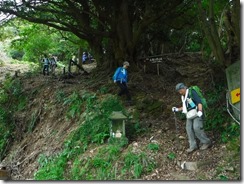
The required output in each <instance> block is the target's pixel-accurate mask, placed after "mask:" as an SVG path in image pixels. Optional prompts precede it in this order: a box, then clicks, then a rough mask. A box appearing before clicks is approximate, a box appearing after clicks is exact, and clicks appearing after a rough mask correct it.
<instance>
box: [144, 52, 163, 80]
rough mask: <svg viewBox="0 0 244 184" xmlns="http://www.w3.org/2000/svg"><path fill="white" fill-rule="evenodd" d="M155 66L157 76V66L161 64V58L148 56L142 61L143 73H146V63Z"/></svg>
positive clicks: (159, 56)
mask: <svg viewBox="0 0 244 184" xmlns="http://www.w3.org/2000/svg"><path fill="white" fill-rule="evenodd" d="M147 61H148V62H150V63H153V64H154V63H156V64H157V74H158V75H159V64H160V63H162V62H163V57H162V56H161V55H157V56H149V57H147V58H146V59H145V60H144V72H146V62H147Z"/></svg>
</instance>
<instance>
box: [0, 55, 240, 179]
mask: <svg viewBox="0 0 244 184" xmlns="http://www.w3.org/2000/svg"><path fill="white" fill-rule="evenodd" d="M95 66H96V64H95V63H92V64H87V65H84V68H85V69H86V70H88V73H90V74H86V75H77V76H75V77H74V78H70V79H67V78H65V77H64V78H62V77H60V76H43V75H41V74H37V75H36V76H32V77H30V78H29V77H24V76H20V77H19V78H20V80H21V82H22V84H23V86H24V89H23V91H24V92H28V93H29V94H30V101H29V103H28V107H27V109H26V111H22V112H19V113H18V114H15V119H16V125H17V127H18V131H16V135H15V137H16V140H15V142H14V143H13V145H12V147H11V149H10V151H9V154H8V156H7V157H6V158H5V159H4V160H3V161H2V164H3V165H6V166H7V167H8V168H9V169H10V170H11V176H12V179H13V180H28V179H33V178H34V173H35V172H36V171H37V170H38V157H39V156H40V155H41V154H45V155H47V156H48V155H54V154H58V153H59V151H61V150H62V146H63V142H64V140H65V139H66V138H67V137H68V136H69V134H70V133H71V132H72V131H73V130H75V129H76V128H77V126H78V124H76V123H75V122H74V121H70V120H68V119H67V118H65V115H64V114H65V110H66V109H65V107H64V106H57V103H56V102H55V98H56V96H57V91H58V90H59V89H62V91H64V92H65V93H66V94H71V93H72V92H73V91H75V90H78V91H79V90H89V91H93V92H96V91H97V90H98V89H100V88H101V87H102V86H106V87H107V88H108V93H112V94H116V93H117V90H118V89H117V86H115V85H114V84H113V82H112V81H111V76H112V74H109V76H108V75H106V76H103V78H101V80H99V81H95V80H97V76H98V75H99V73H97V72H94V73H93V72H92V69H93V68H94V67H95ZM4 67H6V69H3V70H1V71H14V70H13V68H14V67H16V65H14V66H13V65H11V64H10V63H6V64H5V65H4ZM18 68H20V67H19V66H18ZM0 69H2V67H1V68H0ZM21 70H23V71H24V70H26V66H23V68H22V69H21ZM129 72H130V71H129ZM159 72H160V73H159V75H158V74H157V69H156V65H155V64H150V63H147V66H146V70H145V71H143V69H142V70H141V71H138V72H135V73H129V76H130V80H129V83H128V85H129V89H130V91H131V94H132V97H133V105H132V106H128V107H127V108H128V110H129V111H134V110H138V111H139V113H140V123H141V124H142V125H143V126H144V127H147V128H148V129H149V130H150V131H148V132H146V133H145V134H143V135H141V136H138V137H134V136H131V138H130V140H129V141H130V142H129V146H132V147H133V148H134V149H135V150H140V149H141V148H142V147H145V146H146V145H148V144H149V143H157V144H158V145H160V149H159V150H158V152H157V153H156V154H155V153H152V157H153V158H154V159H155V161H156V163H157V167H156V168H155V170H154V171H153V172H151V173H150V174H147V175H143V176H142V177H141V178H140V179H141V180H199V179H200V180H213V179H215V178H217V177H218V175H219V176H220V175H221V174H222V175H225V176H227V177H228V179H230V180H240V162H239V161H240V160H239V159H240V158H239V159H232V160H231V159H229V158H232V157H233V154H234V153H232V151H231V150H229V149H228V145H226V144H223V143H220V142H219V141H218V139H219V137H218V136H217V135H216V134H215V133H214V132H211V131H208V132H206V133H207V135H208V136H209V138H210V139H211V140H212V143H213V145H212V146H211V148H209V149H207V150H199V149H198V150H196V151H194V152H193V153H190V154H187V153H186V149H187V148H188V141H187V136H186V131H185V120H181V119H180V118H179V115H177V116H176V120H177V125H178V129H176V126H175V117H174V114H173V113H172V111H171V108H172V107H173V106H180V104H181V101H180V96H179V95H178V94H177V93H176V92H175V85H176V84H177V83H179V82H184V83H185V84H186V85H188V86H190V85H198V86H200V87H201V88H202V89H203V90H206V89H208V88H211V86H212V76H213V73H212V71H211V69H210V68H209V67H208V66H207V64H206V63H203V62H202V61H201V55H199V54H178V55H177V54H176V55H172V56H167V57H165V59H164V61H163V63H161V64H160V71H159ZM154 102H155V103H154ZM148 104H150V107H148ZM33 115H36V116H37V117H39V119H38V120H37V124H36V127H35V129H34V131H33V132H32V133H29V132H26V129H27V128H26V127H27V126H28V122H26V121H27V119H28V118H29V117H30V116H33ZM92 153H93V151H92V150H88V151H87V153H86V154H91V155H92ZM171 153H175V157H176V159H170V157H169V155H170V154H171ZM184 161H185V162H197V163H201V164H199V165H198V168H197V169H196V170H186V169H182V168H181V165H182V164H183V162H184ZM220 169H222V170H221V171H220Z"/></svg>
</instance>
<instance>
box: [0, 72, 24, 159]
mask: <svg viewBox="0 0 244 184" xmlns="http://www.w3.org/2000/svg"><path fill="white" fill-rule="evenodd" d="M26 101H27V98H26V96H25V95H24V94H23V92H22V85H21V82H20V80H17V79H15V80H13V79H12V78H10V76H8V75H6V79H5V81H4V82H3V86H2V88H1V89H0V150H1V151H0V160H2V158H3V157H4V156H5V154H6V151H7V150H6V149H7V145H8V144H10V140H11V138H12V136H13V133H14V131H15V123H14V112H17V111H20V110H23V109H24V108H25V106H26Z"/></svg>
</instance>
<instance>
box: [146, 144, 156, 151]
mask: <svg viewBox="0 0 244 184" xmlns="http://www.w3.org/2000/svg"><path fill="white" fill-rule="evenodd" d="M147 148H148V149H149V150H152V151H158V150H159V145H158V144H155V143H150V144H148V146H147Z"/></svg>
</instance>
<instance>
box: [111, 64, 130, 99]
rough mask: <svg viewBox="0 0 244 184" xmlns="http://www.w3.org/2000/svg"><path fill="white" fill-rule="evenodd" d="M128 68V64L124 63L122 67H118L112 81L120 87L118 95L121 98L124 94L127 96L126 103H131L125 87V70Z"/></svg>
mask: <svg viewBox="0 0 244 184" xmlns="http://www.w3.org/2000/svg"><path fill="white" fill-rule="evenodd" d="M129 66H130V64H129V62H128V61H125V62H124V63H123V67H118V68H117V69H116V71H115V73H114V75H113V81H114V83H117V85H118V86H119V87H120V92H119V93H118V95H119V96H121V95H123V94H125V95H126V96H127V100H128V102H129V103H131V96H130V92H129V90H128V86H127V82H128V74H127V70H126V69H127V68H128V67H129Z"/></svg>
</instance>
